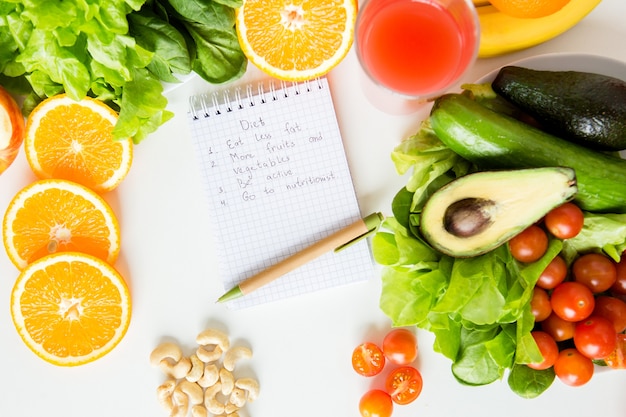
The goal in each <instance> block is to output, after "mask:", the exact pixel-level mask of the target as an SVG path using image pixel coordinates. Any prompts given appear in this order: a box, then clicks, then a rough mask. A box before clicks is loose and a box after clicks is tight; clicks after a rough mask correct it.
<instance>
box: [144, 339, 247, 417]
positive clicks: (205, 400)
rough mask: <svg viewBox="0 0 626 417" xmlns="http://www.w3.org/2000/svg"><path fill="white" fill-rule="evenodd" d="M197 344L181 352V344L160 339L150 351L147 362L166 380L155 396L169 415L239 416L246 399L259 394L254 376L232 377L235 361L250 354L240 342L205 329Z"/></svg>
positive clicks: (180, 416) (194, 416)
mask: <svg viewBox="0 0 626 417" xmlns="http://www.w3.org/2000/svg"><path fill="white" fill-rule="evenodd" d="M196 343H197V344H198V348H197V349H196V351H195V352H194V353H193V354H191V355H190V356H184V355H183V350H182V348H181V347H180V346H179V345H178V344H176V343H173V342H164V343H161V344H160V345H159V346H157V347H156V348H155V349H154V350H153V351H152V353H151V354H150V364H151V365H152V366H155V367H158V368H160V369H161V370H162V371H163V372H164V373H165V375H166V376H167V378H168V379H167V380H166V381H165V382H164V383H163V384H161V385H160V386H159V387H158V388H157V398H158V400H159V403H160V404H161V405H162V406H163V408H164V409H165V410H166V411H168V412H169V415H170V417H186V416H187V414H188V413H189V412H190V411H191V416H192V417H208V416H210V415H212V416H224V417H239V410H241V409H242V408H243V407H244V406H245V404H246V402H252V401H254V400H255V399H256V398H257V397H258V395H259V383H258V382H257V381H256V380H255V379H254V378H235V374H234V371H235V364H236V363H237V362H238V361H239V360H242V359H249V358H251V357H252V351H251V350H250V349H249V348H247V347H244V346H231V344H230V339H229V338H228V335H226V334H225V333H224V332H222V331H219V330H216V329H207V330H204V331H202V332H200V333H199V334H198V336H197V337H196Z"/></svg>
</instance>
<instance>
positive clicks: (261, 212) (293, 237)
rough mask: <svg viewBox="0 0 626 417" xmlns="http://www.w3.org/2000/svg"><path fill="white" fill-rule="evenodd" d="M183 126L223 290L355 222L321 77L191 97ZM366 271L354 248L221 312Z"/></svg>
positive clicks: (365, 255)
mask: <svg viewBox="0 0 626 417" xmlns="http://www.w3.org/2000/svg"><path fill="white" fill-rule="evenodd" d="M253 91H254V94H253V93H252V92H253ZM189 123H190V127H191V132H192V142H193V146H194V148H195V151H196V154H197V156H198V158H197V159H198V161H199V163H200V171H201V176H202V181H203V185H204V188H205V191H206V195H207V196H208V200H209V212H210V213H209V215H210V218H211V223H212V229H213V234H214V237H215V238H216V248H217V251H218V253H217V255H218V257H219V272H220V276H221V279H222V283H223V285H224V288H225V289H229V288H232V287H233V286H235V285H237V284H239V283H241V282H242V281H244V280H245V279H246V278H248V277H250V276H252V275H254V274H256V273H258V272H260V271H262V270H264V269H266V268H269V267H270V266H272V265H274V264H276V263H278V262H279V261H281V260H283V259H285V258H287V257H288V256H290V255H293V254H294V253H297V252H299V251H301V250H302V249H304V248H306V247H307V246H309V245H311V244H313V243H315V242H317V241H319V240H321V239H323V238H325V237H326V236H328V235H330V234H332V233H333V232H336V231H337V230H340V229H341V228H343V227H346V226H347V225H349V224H351V223H353V222H354V221H356V220H358V219H359V218H360V217H361V215H360V211H359V206H358V202H357V199H356V195H355V192H354V186H353V183H352V178H351V175H350V170H349V167H348V163H347V160H346V155H345V151H344V147H343V142H342V139H341V134H340V131H339V127H338V125H337V119H336V115H335V110H334V106H333V102H332V98H331V95H330V89H329V87H328V82H327V80H326V78H320V79H317V80H315V81H311V82H307V83H299V84H294V85H282V86H281V87H280V88H278V89H275V88H273V85H271V84H270V85H269V86H263V85H262V84H260V85H259V86H258V91H257V90H254V88H253V87H252V86H247V88H246V90H245V91H244V92H240V91H239V90H237V91H227V92H224V93H222V94H221V95H220V93H214V94H212V95H204V96H202V95H200V96H194V97H192V98H191V111H190V113H189ZM372 273H373V265H372V259H371V255H370V251H369V247H368V244H367V241H366V240H362V241H360V242H358V243H356V244H354V245H351V246H350V247H348V248H346V249H344V250H342V251H339V252H329V253H327V254H325V255H322V256H321V257H319V258H317V259H315V260H313V261H312V262H309V263H307V264H306V265H303V266H302V267H300V268H297V269H296V270H294V271H291V272H289V273H287V274H286V275H284V276H282V277H281V278H279V279H277V280H275V281H273V282H272V283H270V284H269V285H266V286H264V287H262V288H260V289H259V290H257V291H254V292H253V293H251V294H248V295H246V296H245V297H242V298H239V299H236V300H233V301H231V302H229V306H231V307H232V308H243V307H249V306H253V305H258V304H261V303H265V302H270V301H276V300H280V299H284V298H287V297H291V296H295V295H300V294H305V293H309V292H314V291H318V290H321V289H326V288H331V287H335V286H339V285H344V284H348V283H352V282H356V281H361V280H366V279H369V278H370V277H371V275H372Z"/></svg>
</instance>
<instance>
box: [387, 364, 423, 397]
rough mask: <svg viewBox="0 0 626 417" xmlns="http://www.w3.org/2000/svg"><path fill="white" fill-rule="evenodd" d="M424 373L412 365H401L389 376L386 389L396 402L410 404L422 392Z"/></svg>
mask: <svg viewBox="0 0 626 417" xmlns="http://www.w3.org/2000/svg"><path fill="white" fill-rule="evenodd" d="M422 385H423V381H422V374H420V372H419V371H418V370H417V369H415V368H414V367H412V366H400V367H399V368H396V369H394V370H393V371H391V373H390V374H389V375H388V376H387V379H386V381H385V390H386V391H387V392H388V393H389V395H390V396H391V399H392V400H393V402H395V403H396V404H409V403H410V402H413V401H415V399H416V398H417V397H419V395H420V393H421V392H422Z"/></svg>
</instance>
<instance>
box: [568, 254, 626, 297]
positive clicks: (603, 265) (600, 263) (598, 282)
mask: <svg viewBox="0 0 626 417" xmlns="http://www.w3.org/2000/svg"><path fill="white" fill-rule="evenodd" d="M572 274H573V275H574V280H575V281H577V282H580V283H581V284H585V285H586V286H587V287H589V289H590V290H591V291H592V292H593V293H594V294H597V293H601V292H604V291H606V290H608V289H609V288H611V286H612V285H613V284H614V283H615V280H616V279H617V269H616V268H615V263H614V262H613V261H612V260H611V259H610V258H609V257H608V256H604V255H601V254H599V253H588V254H585V255H583V256H581V257H580V258H578V259H576V260H575V261H574V264H573V265H572Z"/></svg>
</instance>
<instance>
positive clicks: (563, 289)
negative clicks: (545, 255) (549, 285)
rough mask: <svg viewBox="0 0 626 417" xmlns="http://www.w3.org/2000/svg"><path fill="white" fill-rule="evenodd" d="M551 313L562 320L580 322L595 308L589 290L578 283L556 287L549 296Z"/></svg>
mask: <svg viewBox="0 0 626 417" xmlns="http://www.w3.org/2000/svg"><path fill="white" fill-rule="evenodd" d="M550 304H551V305H552V311H554V312H555V313H556V315H557V316H559V317H560V318H562V319H563V320H568V321H581V320H584V319H586V318H587V317H589V315H590V314H591V312H592V311H593V308H594V307H595V299H594V298H593V293H592V292H591V290H590V289H589V288H588V287H587V286H585V285H583V284H581V283H580V282H574V281H566V282H562V283H560V284H559V285H557V286H556V288H555V289H554V290H553V291H552V294H551V295H550Z"/></svg>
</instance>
